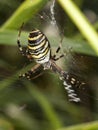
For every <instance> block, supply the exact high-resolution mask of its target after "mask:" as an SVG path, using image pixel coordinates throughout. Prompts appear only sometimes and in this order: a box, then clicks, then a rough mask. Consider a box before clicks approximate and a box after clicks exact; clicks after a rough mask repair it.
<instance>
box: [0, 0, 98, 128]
mask: <svg viewBox="0 0 98 130" xmlns="http://www.w3.org/2000/svg"><path fill="white" fill-rule="evenodd" d="M49 2H50V1H48V0H44V1H43V0H25V1H24V2H21V1H15V3H14V2H13V0H5V1H0V6H1V9H2V10H1V12H2V13H1V14H2V15H1V17H2V18H1V19H2V20H1V21H2V23H1V24H2V25H1V27H0V49H1V52H0V55H1V59H0V72H1V74H0V80H1V81H0V130H21V129H23V130H32V129H35V130H41V129H42V130H44V129H45V130H50V129H53V130H63V129H64V130H67V129H70V130H76V129H81V130H82V129H85V128H86V130H90V129H93V130H96V129H98V128H97V127H98V122H96V121H95V122H94V123H93V122H92V123H90V124H86V123H84V124H83V125H82V124H81V123H83V122H85V120H86V118H89V117H91V118H92V117H95V118H94V119H97V117H98V116H97V115H96V113H93V112H91V111H90V109H89V108H88V107H85V105H84V106H82V107H81V105H80V106H79V105H76V104H71V103H69V102H68V101H67V100H66V98H65V93H64V92H63V91H64V90H63V89H62V83H61V82H60V81H59V79H58V77H57V76H56V75H55V74H52V73H51V72H48V73H47V72H45V74H44V75H43V76H41V77H39V78H38V79H34V81H27V80H22V79H19V78H18V75H19V73H23V72H26V70H28V69H30V68H31V67H32V66H33V65H34V63H31V64H30V65H27V67H24V68H23V69H20V68H22V66H23V65H24V64H25V63H26V64H27V63H28V61H26V60H25V59H24V58H23V57H22V58H20V57H21V56H20V55H19V54H18V49H16V48H17V44H16V41H17V34H18V30H19V28H20V26H21V24H22V23H23V22H24V23H25V24H27V26H26V27H25V30H26V31H23V32H22V35H21V41H22V43H23V44H24V45H26V43H27V35H28V31H27V30H28V27H30V28H31V26H32V23H30V22H29V21H30V20H31V21H32V19H33V18H34V19H35V15H37V14H39V12H41V11H42V9H43V8H44V7H46V4H48V3H49ZM75 2H76V1H71V0H69V1H68V0H65V1H64V0H58V5H59V6H60V5H61V7H60V8H61V9H62V10H64V14H65V13H67V14H68V17H70V18H71V19H72V21H73V23H74V24H75V25H76V26H77V28H78V29H79V30H80V32H81V33H82V35H83V36H84V38H85V39H86V40H87V41H86V40H84V38H83V36H82V35H81V34H80V33H79V32H78V33H77V30H74V25H73V24H72V23H70V24H69V23H65V24H64V26H67V25H68V29H69V32H70V33H71V31H70V30H71V27H72V30H73V32H72V34H71V36H70V35H69V36H66V37H64V39H63V43H62V46H63V49H64V50H66V48H70V47H72V51H74V52H77V53H82V54H84V55H90V56H94V57H95V56H97V55H98V44H97V41H98V36H97V33H96V31H95V29H94V27H93V26H92V25H91V24H90V23H89V22H88V20H87V19H86V18H85V17H84V15H83V13H82V12H80V9H79V8H78V7H77V6H76V3H75ZM11 3H12V4H11ZM80 3H81V4H80V6H81V7H82V6H83V5H82V0H80ZM4 8H6V10H9V8H10V9H12V10H14V11H12V12H10V13H9V14H7V11H6V10H5V9H4ZM15 8H17V9H15ZM96 8H97V7H96ZM58 9H59V8H58ZM44 10H45V9H44ZM5 13H6V17H7V18H6V17H4V16H5V15H3V14H5ZM9 16H10V17H9ZM57 17H60V16H59V15H57ZM77 17H78V18H77ZM4 21H5V22H4ZM81 22H82V23H81ZM66 24H67V25H66ZM97 24H98V23H95V25H97ZM38 25H39V26H40V21H36V19H35V25H33V26H38ZM43 25H44V24H43ZM41 27H43V26H40V28H41ZM96 27H97V26H96ZM43 28H45V27H43ZM43 30H44V29H43ZM72 35H73V36H72ZM48 38H49V41H50V43H51V46H52V47H53V48H55V47H57V43H58V41H59V37H56V38H55V37H54V36H52V35H51V36H49V37H48ZM62 64H64V62H63V63H62ZM96 72H97V70H96ZM50 81H51V82H50ZM50 93H51V94H50ZM80 113H81V114H80ZM86 113H87V114H88V115H86ZM90 114H91V115H90ZM95 115H96V116H95ZM89 120H93V119H87V120H86V121H89ZM78 123H80V125H79V126H74V124H78ZM67 125H73V126H71V127H70V126H69V127H67ZM64 126H66V128H63V127H64Z"/></svg>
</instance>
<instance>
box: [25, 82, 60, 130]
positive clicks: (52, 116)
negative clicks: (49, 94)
mask: <svg viewBox="0 0 98 130" xmlns="http://www.w3.org/2000/svg"><path fill="white" fill-rule="evenodd" d="M25 85H26V86H27V89H28V91H29V92H30V94H31V95H32V97H34V98H35V99H36V100H37V102H38V104H39V105H40V107H41V108H42V110H43V112H44V113H45V115H46V117H47V118H48V119H49V121H50V123H51V126H52V127H53V129H54V130H55V129H57V128H60V127H62V123H61V121H60V119H59V117H58V116H57V114H56V113H55V111H54V109H53V108H52V106H51V104H50V103H49V102H48V100H47V99H46V97H45V96H44V95H43V94H42V93H41V92H40V91H38V90H37V89H36V87H32V84H30V82H28V83H25Z"/></svg>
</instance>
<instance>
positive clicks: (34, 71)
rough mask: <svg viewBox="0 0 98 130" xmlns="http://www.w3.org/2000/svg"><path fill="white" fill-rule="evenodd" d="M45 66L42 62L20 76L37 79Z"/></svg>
mask: <svg viewBox="0 0 98 130" xmlns="http://www.w3.org/2000/svg"><path fill="white" fill-rule="evenodd" d="M42 70H43V66H42V65H40V64H37V65H35V66H34V67H33V68H31V70H29V71H27V72H26V73H24V74H20V75H19V77H20V78H27V79H28V80H31V79H35V78H37V77H38V76H40V75H41V74H42V72H41V71H42Z"/></svg>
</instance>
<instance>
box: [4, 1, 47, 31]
mask: <svg viewBox="0 0 98 130" xmlns="http://www.w3.org/2000/svg"><path fill="white" fill-rule="evenodd" d="M47 1H48V0H25V1H24V2H23V3H22V4H21V5H20V7H19V8H18V9H17V10H16V11H15V12H14V13H13V15H12V16H11V17H10V18H9V19H8V20H7V21H6V22H5V23H4V24H3V25H2V27H1V29H17V28H19V27H20V25H21V24H22V23H23V22H24V23H26V22H27V21H29V20H30V19H31V18H32V17H33V16H34V15H35V14H36V13H37V12H38V11H39V10H41V8H42V7H44V5H45V4H46V3H47Z"/></svg>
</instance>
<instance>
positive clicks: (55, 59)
mask: <svg viewBox="0 0 98 130" xmlns="http://www.w3.org/2000/svg"><path fill="white" fill-rule="evenodd" d="M64 56H65V55H64V54H62V55H60V56H59V57H57V58H53V60H54V61H57V60H59V59H61V58H62V57H64Z"/></svg>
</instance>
